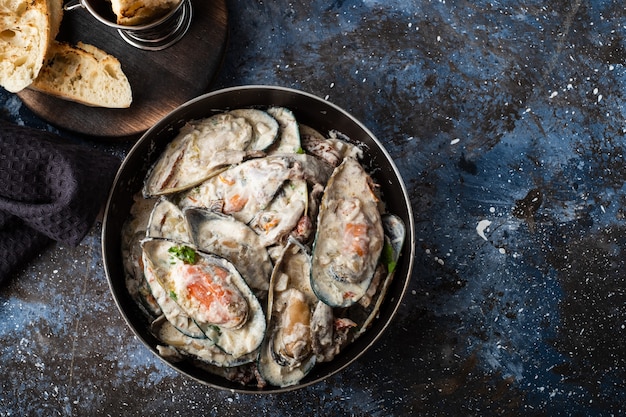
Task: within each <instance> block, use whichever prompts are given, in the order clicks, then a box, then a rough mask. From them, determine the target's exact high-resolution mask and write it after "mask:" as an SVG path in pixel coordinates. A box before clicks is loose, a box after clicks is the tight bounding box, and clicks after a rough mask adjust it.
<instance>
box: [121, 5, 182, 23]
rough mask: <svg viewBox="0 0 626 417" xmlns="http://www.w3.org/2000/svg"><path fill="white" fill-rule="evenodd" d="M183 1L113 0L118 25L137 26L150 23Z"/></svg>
mask: <svg viewBox="0 0 626 417" xmlns="http://www.w3.org/2000/svg"><path fill="white" fill-rule="evenodd" d="M180 1H181V0H111V6H112V8H113V13H115V15H116V16H117V24H118V25H124V26H137V25H143V24H147V23H150V22H151V21H154V20H156V19H158V18H160V17H162V16H165V15H166V14H167V13H168V12H169V11H170V10H172V9H173V8H174V7H176V6H177V5H178V3H180Z"/></svg>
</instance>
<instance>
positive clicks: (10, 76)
mask: <svg viewBox="0 0 626 417" xmlns="http://www.w3.org/2000/svg"><path fill="white" fill-rule="evenodd" d="M62 17H63V0H0V85H1V86H2V87H4V88H5V89H6V90H7V91H10V92H12V93H17V92H18V91H21V90H23V89H24V88H26V87H27V86H28V85H29V84H30V83H32V82H33V80H34V79H35V78H36V77H37V75H38V74H39V71H40V70H41V67H42V65H43V63H44V60H45V57H46V54H47V51H48V48H49V47H50V45H51V43H52V42H53V40H54V38H55V37H56V35H57V34H58V32H59V28H60V26H61V19H62Z"/></svg>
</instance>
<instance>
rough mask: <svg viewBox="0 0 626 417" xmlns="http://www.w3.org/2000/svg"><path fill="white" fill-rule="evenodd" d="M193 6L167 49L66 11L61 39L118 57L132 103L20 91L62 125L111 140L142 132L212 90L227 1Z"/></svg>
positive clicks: (198, 0)
mask: <svg viewBox="0 0 626 417" xmlns="http://www.w3.org/2000/svg"><path fill="white" fill-rule="evenodd" d="M192 7H193V17H192V21H191V26H190V28H189V31H188V32H187V34H186V35H185V36H184V37H183V38H182V39H181V40H180V41H178V42H177V43H175V44H174V45H172V46H170V47H169V48H167V49H164V50H162V51H144V50H141V49H138V48H135V47H133V46H131V45H129V44H128V43H126V42H125V41H124V40H123V39H122V37H121V36H120V35H119V33H118V32H117V30H115V29H111V28H109V27H107V26H106V25H104V24H102V23H100V22H99V21H98V20H96V19H95V18H94V17H93V16H91V15H90V14H89V12H88V11H87V10H86V9H84V8H79V9H75V10H71V11H66V12H65V14H64V16H63V22H62V24H61V32H60V33H59V36H58V37H57V39H59V40H64V41H68V42H70V43H73V44H76V43H77V42H78V41H82V42H84V43H89V44H92V45H95V46H97V47H99V48H101V49H102V50H104V51H106V52H108V53H110V54H111V55H113V56H115V57H116V58H117V59H119V61H120V63H121V64H122V70H123V71H124V73H125V74H126V76H127V77H128V81H129V82H130V85H131V88H132V91H133V103H132V104H131V106H130V108H128V109H104V108H97V107H88V106H84V105H82V104H78V103H74V102H70V101H66V100H61V99H57V98H54V97H51V96H48V95H45V94H42V93H39V92H36V91H33V90H30V89H25V90H22V91H21V92H20V93H18V96H19V97H20V98H21V100H22V101H23V102H24V104H25V105H26V106H27V107H28V108H29V109H30V110H32V111H33V112H34V113H35V114H36V115H38V116H39V117H41V118H42V119H44V120H46V121H47V122H49V123H50V124H52V125H55V126H57V127H60V128H65V129H68V130H70V131H73V132H76V133H80V134H86V135H89V136H96V137H98V138H100V139H107V140H124V139H128V138H132V137H136V136H138V135H140V134H141V133H143V132H144V131H146V130H147V129H148V128H150V127H151V126H152V125H154V124H155V123H156V122H157V121H159V120H160V119H161V118H163V117H164V116H165V115H166V114H168V113H169V112H170V111H172V110H174V109H175V108H176V107H178V106H179V105H181V104H183V103H185V102H187V101H188V100H190V99H192V98H195V97H197V96H199V95H201V94H203V93H205V92H207V91H208V88H209V84H210V83H211V81H212V79H213V77H214V76H215V74H216V73H217V71H218V69H219V67H220V64H221V62H222V57H223V54H224V50H225V48H226V41H227V37H228V11H227V7H226V0H210V1H209V0H192Z"/></svg>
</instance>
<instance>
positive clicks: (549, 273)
mask: <svg viewBox="0 0 626 417" xmlns="http://www.w3.org/2000/svg"><path fill="white" fill-rule="evenodd" d="M229 13H230V16H229V18H230V31H231V33H230V44H229V46H228V49H227V53H226V56H225V62H224V66H223V68H222V70H221V72H220V74H219V75H218V77H217V80H216V82H215V84H214V85H213V87H212V88H214V89H217V88H220V87H227V86H233V85H242V84H276V85H282V86H287V87H295V88H299V89H302V90H305V91H308V92H311V93H313V94H316V95H318V96H320V97H325V98H327V99H328V100H329V101H332V102H333V103H335V104H337V105H339V106H341V107H343V108H344V109H346V110H347V111H348V112H350V113H352V114H353V115H354V116H356V117H357V118H358V119H360V120H361V121H362V122H363V123H364V124H365V125H366V126H367V127H368V128H369V129H370V130H372V131H373V132H374V133H375V135H376V136H377V137H378V138H379V139H380V140H381V141H382V142H383V143H384V144H385V146H386V147H387V149H388V150H389V152H390V153H391V155H392V156H393V157H394V159H395V161H396V164H397V165H398V167H399V169H400V171H401V173H402V175H403V176H404V178H405V181H406V184H407V187H408V189H409V191H410V194H411V196H412V203H413V209H414V212H415V216H416V235H417V236H418V242H417V243H418V245H417V248H418V250H417V254H416V264H415V271H414V278H413V281H412V283H411V285H410V288H409V292H408V294H407V297H406V299H405V300H404V303H403V305H402V306H401V308H400V310H399V313H398V317H397V321H396V325H395V326H393V327H392V328H391V329H390V330H389V331H388V332H387V334H386V338H385V340H384V341H382V342H380V343H378V344H377V345H375V347H374V348H373V349H372V350H371V351H370V352H368V353H367V354H366V355H365V356H364V357H362V358H361V359H360V360H359V361H357V362H356V363H355V364H354V365H353V366H351V367H350V368H348V369H347V370H345V371H344V372H341V373H340V374H338V375H336V376H334V377H332V378H330V379H329V380H328V381H325V382H323V383H320V384H317V385H315V386H312V387H309V388H307V389H304V390H300V391H297V392H293V393H288V394H282V395H275V396H263V395H239V394H232V393H228V392H222V391H217V390H214V389H211V388H208V387H204V386H202V385H199V384H197V383H195V382H193V381H191V380H189V379H187V378H185V377H182V376H178V375H176V374H175V373H174V372H173V371H172V370H170V369H169V368H168V367H166V366H165V365H163V364H162V363H161V362H159V361H158V360H157V359H156V358H154V357H153V355H152V354H151V353H150V352H149V351H148V350H147V349H146V348H144V347H143V345H141V343H140V342H139V341H138V340H136V339H135V338H134V337H133V336H132V334H131V332H130V330H129V329H128V328H127V327H126V325H125V323H124V322H123V320H122V319H121V317H120V316H119V314H118V312H117V309H116V307H115V304H114V302H113V300H112V297H111V295H110V294H109V290H108V287H107V284H106V279H105V277H104V272H103V269H102V265H101V255H100V238H99V233H100V230H99V227H98V226H96V227H94V229H93V230H92V232H91V233H90V234H89V236H88V237H87V238H86V239H85V240H84V241H83V243H82V244H81V245H80V246H79V247H78V248H68V247H63V246H52V247H51V248H50V249H49V250H47V251H46V252H45V253H43V254H42V255H41V256H40V257H39V258H38V259H35V260H34V261H33V262H32V264H31V265H29V266H28V268H27V269H26V270H25V271H24V272H23V273H20V274H19V275H17V276H16V277H15V278H14V279H13V280H11V282H10V283H8V285H5V286H4V287H3V288H1V289H0V373H1V374H2V383H1V385H0V416H5V415H7V416H8V415H148V413H158V414H160V415H163V414H166V415H183V414H186V415H209V416H218V415H219V416H239V415H246V416H252V415H267V416H289V415H294V416H301V415H354V416H380V417H388V416H407V415H424V416H449V415H476V416H484V415H531V416H535V415H537V416H544V415H545V416H556V415H572V416H583V415H585V416H612V415H615V416H618V415H624V414H625V413H626V407H625V406H624V404H626V382H625V381H626V353H625V351H626V282H625V281H626V265H625V262H624V258H623V256H624V254H623V252H624V250H625V249H626V222H625V218H626V189H625V187H624V184H625V181H626V167H625V164H624V148H625V147H626V108H625V104H624V103H625V100H624V99H625V95H626V67H625V66H624V63H625V61H626V40H625V35H626V11H625V9H624V4H623V3H622V2H619V1H586V2H585V1H581V0H578V1H573V2H570V1H552V2H545V1H544V2H541V1H490V2H487V1H471V2H470V1H422V2H414V1H407V0H396V1H350V0H346V1H340V0H338V1H327V2H323V1H311V2H307V3H306V4H299V3H295V2H287V1H255V2H250V1H241V0H238V1H237V0H234V1H230V2H229ZM0 98H1V100H2V101H1V102H2V112H3V114H2V116H3V117H7V118H10V119H12V120H14V121H16V122H18V123H23V124H27V125H30V126H36V127H43V128H48V129H51V130H55V129H54V128H52V127H49V126H47V125H46V124H45V122H44V121H41V120H38V119H37V118H36V117H33V116H32V114H30V112H29V111H28V110H27V109H25V108H24V107H23V106H21V103H20V102H19V99H17V98H16V97H15V96H13V95H11V94H8V93H6V92H5V91H3V90H2V91H0ZM61 133H63V134H69V133H68V132H61ZM81 140H85V141H86V142H87V143H88V144H89V145H90V146H94V147H98V148H101V149H104V150H107V151H109V152H111V153H113V154H116V155H120V156H123V155H124V154H125V152H126V151H127V149H128V147H129V146H130V145H129V144H111V143H98V142H95V141H91V140H89V139H88V138H87V139H85V138H81Z"/></svg>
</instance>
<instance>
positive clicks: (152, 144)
mask: <svg viewBox="0 0 626 417" xmlns="http://www.w3.org/2000/svg"><path fill="white" fill-rule="evenodd" d="M269 107H284V108H288V109H290V110H291V111H292V112H293V114H294V115H295V116H296V118H297V120H298V121H299V122H300V123H301V124H305V125H307V126H310V127H312V128H314V129H315V130H317V131H319V132H322V133H324V134H326V133H327V132H329V131H331V130H336V131H338V132H341V133H343V134H345V135H346V136H347V137H349V138H350V140H351V141H352V143H354V144H356V145H358V147H359V148H360V149H361V150H362V153H363V158H362V160H361V161H362V162H363V164H364V165H365V167H366V170H367V171H368V172H371V173H372V175H373V179H374V181H376V182H377V183H378V184H380V191H381V193H382V199H383V201H384V203H385V206H386V211H387V212H389V213H394V214H395V215H396V216H398V217H399V218H400V219H401V220H402V222H403V223H404V225H405V226H406V239H405V244H404V247H403V248H402V253H401V255H400V258H399V259H398V262H397V266H396V270H395V276H394V279H393V281H392V282H391V283H390V285H389V288H388V290H387V296H386V297H385V300H384V301H383V302H382V304H381V306H380V310H379V315H378V318H377V319H376V320H374V321H373V322H372V323H371V326H370V328H369V329H368V331H366V332H365V333H363V334H362V335H361V336H360V337H359V338H358V339H357V340H355V341H354V342H353V343H351V344H349V345H348V346H346V348H345V349H343V350H342V351H341V352H340V353H339V354H338V355H337V356H336V357H335V358H334V359H333V360H332V361H330V362H324V363H318V364H316V366H315V367H314V368H313V369H312V370H311V371H310V372H309V373H308V374H307V376H305V377H304V378H303V379H302V380H300V381H299V382H298V383H297V384H295V385H291V386H289V387H284V388H281V387H277V386H267V387H265V388H259V387H256V386H247V385H246V386H242V385H240V384H239V383H236V382H231V381H229V380H228V379H226V378H223V377H221V376H218V375H215V374H213V373H211V372H207V371H206V370H205V369H203V368H202V367H198V366H197V365H196V364H195V363H193V362H192V361H188V360H182V361H178V362H175V363H174V362H169V361H165V360H164V359H163V358H162V357H161V356H160V355H159V353H158V349H157V347H158V346H160V344H161V342H159V340H157V338H155V337H154V335H153V334H152V333H151V330H150V327H151V320H148V319H147V318H146V316H145V314H144V313H143V312H142V311H141V309H140V307H139V306H138V305H137V304H136V303H135V301H134V300H133V299H132V297H131V296H130V294H129V293H128V290H127V289H126V285H125V276H124V266H123V259H122V254H121V252H120V246H121V243H122V242H121V240H122V238H121V232H122V228H123V225H124V222H125V221H127V219H128V218H129V215H130V210H131V207H132V206H133V202H134V197H135V196H136V195H137V193H140V192H141V191H142V189H143V183H144V179H145V178H146V174H147V172H148V170H149V169H150V167H152V166H153V165H154V163H155V161H156V160H157V158H158V157H159V156H160V155H161V153H162V152H163V150H164V149H165V147H166V146H167V144H168V143H169V142H171V140H172V139H173V138H174V136H176V134H177V133H178V132H179V130H180V129H181V127H182V126H184V125H185V123H186V122H187V121H189V120H196V119H201V118H204V117H209V116H211V115H213V114H216V113H219V112H224V111H228V110H234V109H238V108H260V109H267V108H269ZM102 251H103V261H104V268H105V272H106V275H107V279H108V282H109V286H110V289H111V292H112V294H113V297H114V300H115V302H116V304H117V307H118V309H119V311H120V313H121V314H122V316H123V318H124V319H125V320H126V322H127V323H128V325H129V327H130V328H131V330H132V331H133V332H134V333H135V334H136V335H137V337H138V338H139V340H140V341H142V343H144V344H145V345H146V347H147V348H148V349H150V350H151V351H152V352H153V353H154V354H155V355H156V356H155V357H157V358H159V360H164V362H165V363H166V364H168V365H169V366H170V367H172V368H173V369H175V370H176V371H177V372H180V373H182V374H184V375H187V376H189V377H191V378H193V379H195V380H196V381H199V382H201V383H204V384H208V385H210V386H212V387H215V388H219V389H225V390H228V391H231V392H241V393H279V392H284V391H290V390H294V389H299V388H302V387H306V386H308V385H311V384H314V383H317V382H320V381H322V380H324V379H326V378H328V377H330V376H331V375H334V374H336V373H337V372H339V371H341V370H343V369H345V368H346V367H348V365H350V364H351V363H353V362H354V361H356V360H357V359H358V358H360V357H361V356H362V355H364V354H365V352H366V351H367V350H368V349H369V348H370V347H371V346H372V345H373V344H374V343H376V342H377V341H379V340H381V339H382V335H383V333H384V332H385V331H386V330H387V329H388V327H389V326H390V325H392V323H393V317H394V315H395V314H396V312H397V310H398V308H399V307H400V305H401V302H402V298H403V296H404V294H405V292H406V289H407V287H408V284H409V279H410V276H411V273H412V269H413V258H414V253H415V236H414V221H413V212H412V208H411V205H410V201H409V196H408V192H407V189H406V186H405V184H404V182H403V180H402V177H401V175H400V173H399V171H398V169H397V167H396V166H395V164H394V162H393V159H392V157H391V156H390V155H389V153H388V152H387V150H385V148H384V147H383V145H382V144H381V142H380V141H379V140H378V139H377V138H376V137H375V136H374V135H373V134H372V132H371V131H370V130H368V129H367V128H366V127H365V126H364V125H363V124H362V123H360V122H359V121H358V120H357V119H355V118H354V117H353V116H351V115H350V114H349V113H347V112H346V111H344V110H342V109H341V108H339V107H338V106H336V105H334V104H332V103H330V102H328V101H327V100H323V99H322V98H319V97H316V96H314V95H311V94H309V93H306V92H302V91H298V90H294V89H289V88H283V87H275V86H242V87H234V88H227V89H223V90H218V91H214V92H211V93H208V94H206V95H203V96H201V97H198V98H196V99H194V100H191V101H189V102H188V103H186V104H184V105H182V106H180V107H179V108H177V109H176V110H174V111H173V112H171V113H170V114H168V115H167V116H166V117H164V118H163V119H162V120H161V121H159V122H158V123H157V124H156V125H155V126H153V127H152V128H151V129H149V130H148V131H147V132H146V133H145V134H144V135H143V136H142V137H141V138H140V139H139V140H138V141H137V142H136V143H135V145H134V146H133V147H132V149H131V150H130V151H129V152H128V154H127V156H126V158H125V159H124V161H123V162H122V165H121V167H120V169H119V170H118V173H117V175H116V178H115V180H114V183H113V186H112V188H111V192H110V194H109V198H108V202H107V206H106V211H105V214H104V219H103V227H102Z"/></svg>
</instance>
